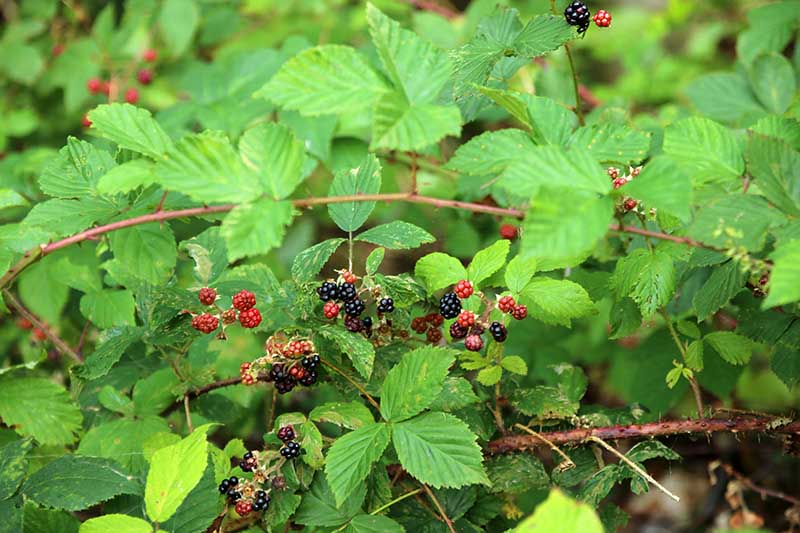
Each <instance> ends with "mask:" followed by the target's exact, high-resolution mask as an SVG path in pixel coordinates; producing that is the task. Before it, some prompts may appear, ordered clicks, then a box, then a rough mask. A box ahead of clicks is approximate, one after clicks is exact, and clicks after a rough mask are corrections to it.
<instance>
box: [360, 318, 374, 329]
mask: <svg viewBox="0 0 800 533" xmlns="http://www.w3.org/2000/svg"><path fill="white" fill-rule="evenodd" d="M361 325H363V326H364V329H372V317H371V316H367V317H364V320H362V321H361Z"/></svg>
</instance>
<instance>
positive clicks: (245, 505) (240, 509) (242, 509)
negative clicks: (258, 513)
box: [236, 500, 253, 516]
mask: <svg viewBox="0 0 800 533" xmlns="http://www.w3.org/2000/svg"><path fill="white" fill-rule="evenodd" d="M252 510H253V504H252V503H250V502H248V501H245V500H239V501H238V502H236V512H237V513H238V514H239V516H247V515H249V514H250V511H252Z"/></svg>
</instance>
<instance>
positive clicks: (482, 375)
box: [475, 364, 503, 387]
mask: <svg viewBox="0 0 800 533" xmlns="http://www.w3.org/2000/svg"><path fill="white" fill-rule="evenodd" d="M502 377H503V367H501V366H497V365H494V364H492V366H489V367H486V368H483V369H481V370H480V372H478V374H477V375H476V376H475V379H476V380H477V381H478V383H480V384H481V385H483V386H484V387H491V386H493V385H495V384H496V383H497V382H498V381H500V379H501V378H502Z"/></svg>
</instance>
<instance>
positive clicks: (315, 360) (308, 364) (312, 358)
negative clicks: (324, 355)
mask: <svg viewBox="0 0 800 533" xmlns="http://www.w3.org/2000/svg"><path fill="white" fill-rule="evenodd" d="M320 362H321V359H320V358H319V354H314V355H309V356H308V357H303V361H302V365H303V368H305V369H306V370H314V369H315V368H317V367H318V366H319V364H320Z"/></svg>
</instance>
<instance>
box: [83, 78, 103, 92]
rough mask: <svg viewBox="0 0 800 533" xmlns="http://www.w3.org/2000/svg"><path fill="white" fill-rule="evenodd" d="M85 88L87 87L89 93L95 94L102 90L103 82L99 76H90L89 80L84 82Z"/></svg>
mask: <svg viewBox="0 0 800 533" xmlns="http://www.w3.org/2000/svg"><path fill="white" fill-rule="evenodd" d="M86 88H87V89H89V92H90V93H92V94H97V93H99V92H100V91H102V90H103V82H102V81H101V80H100V78H90V79H89V81H87V82H86Z"/></svg>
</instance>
